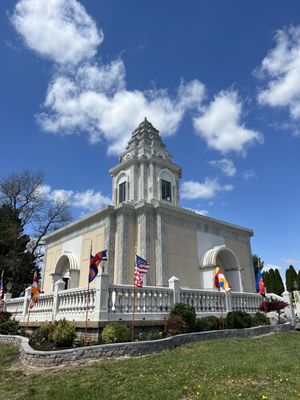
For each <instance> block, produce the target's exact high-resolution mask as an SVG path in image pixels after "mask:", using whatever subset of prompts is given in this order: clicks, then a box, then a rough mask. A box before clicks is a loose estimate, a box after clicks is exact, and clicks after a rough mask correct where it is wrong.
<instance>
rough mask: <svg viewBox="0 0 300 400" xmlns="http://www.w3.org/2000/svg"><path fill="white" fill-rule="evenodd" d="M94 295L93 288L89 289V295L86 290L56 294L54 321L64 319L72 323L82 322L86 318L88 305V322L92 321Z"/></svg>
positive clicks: (71, 290) (65, 291)
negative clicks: (56, 302)
mask: <svg viewBox="0 0 300 400" xmlns="http://www.w3.org/2000/svg"><path fill="white" fill-rule="evenodd" d="M95 295H96V290H95V288H94V287H93V288H90V290H89V294H88V290H87V288H78V289H67V290H63V291H61V292H58V306H57V312H56V319H63V318H66V319H69V320H74V321H83V320H85V318H86V309H87V304H88V320H93V314H94V309H95V297H96V296H95ZM88 297H89V299H88Z"/></svg>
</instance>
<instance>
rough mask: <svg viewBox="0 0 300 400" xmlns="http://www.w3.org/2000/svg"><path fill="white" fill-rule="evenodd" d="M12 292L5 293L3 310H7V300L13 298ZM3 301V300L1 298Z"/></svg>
mask: <svg viewBox="0 0 300 400" xmlns="http://www.w3.org/2000/svg"><path fill="white" fill-rule="evenodd" d="M11 296H12V294H11V293H5V294H4V299H3V311H6V302H7V300H10V299H11ZM0 302H1V300H0Z"/></svg>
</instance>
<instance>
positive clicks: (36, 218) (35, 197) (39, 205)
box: [0, 170, 71, 260]
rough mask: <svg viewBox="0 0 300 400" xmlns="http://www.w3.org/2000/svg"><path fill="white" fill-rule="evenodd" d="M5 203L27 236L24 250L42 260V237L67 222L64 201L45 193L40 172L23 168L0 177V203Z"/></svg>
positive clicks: (47, 192) (66, 207) (68, 217)
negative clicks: (18, 171)
mask: <svg viewBox="0 0 300 400" xmlns="http://www.w3.org/2000/svg"><path fill="white" fill-rule="evenodd" d="M1 205H8V206H10V207H11V209H12V210H13V212H14V213H15V217H16V218H20V226H21V227H22V229H24V231H25V232H26V233H27V234H28V235H30V238H31V240H30V242H29V243H28V251H29V252H30V253H31V255H32V256H33V255H34V256H35V257H36V259H37V260H42V259H43V256H44V252H43V236H45V235H46V234H48V233H50V232H52V231H53V230H55V229H58V228H60V227H62V226H63V225H65V224H66V223H68V222H70V221H71V214H70V210H69V205H68V203H67V200H66V199H65V198H64V197H62V196H52V197H51V196H49V190H48V187H47V186H46V185H45V184H44V175H43V173H42V172H36V173H34V172H32V171H30V170H24V171H22V172H20V173H18V174H17V173H13V174H11V175H9V176H7V177H4V178H1V179H0V206H1Z"/></svg>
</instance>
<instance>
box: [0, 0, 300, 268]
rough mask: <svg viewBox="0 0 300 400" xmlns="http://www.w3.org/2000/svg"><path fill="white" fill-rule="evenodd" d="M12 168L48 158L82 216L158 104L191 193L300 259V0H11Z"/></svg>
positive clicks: (6, 144) (98, 202)
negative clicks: (111, 168)
mask: <svg viewBox="0 0 300 400" xmlns="http://www.w3.org/2000/svg"><path fill="white" fill-rule="evenodd" d="M0 11H1V12H0V18H1V20H0V35H1V40H0V52H1V54H0V56H1V62H0V72H1V73H0V80H1V81H0V85H1V86H0V88H1V96H0V108H1V118H0V132H1V157H0V173H1V175H7V174H9V173H11V172H13V171H20V170H22V169H24V168H29V169H32V170H33V171H37V170H43V171H44V172H45V174H46V185H47V186H46V190H47V191H48V193H49V196H50V197H51V196H52V198H55V196H58V195H64V196H67V197H68V198H69V200H70V202H71V205H72V210H73V215H74V218H77V217H79V216H80V215H82V214H83V213H87V212H90V211H93V210H94V209H97V208H99V207H102V206H103V205H105V204H106V203H107V202H109V199H110V198H111V179H110V176H109V174H108V169H109V168H110V167H112V166H113V165H115V164H116V163H117V162H118V155H119V154H120V152H121V151H122V149H123V148H124V143H126V141H127V139H128V137H129V135H130V133H131V131H132V130H133V129H134V128H135V127H136V126H137V124H138V123H139V122H140V121H141V120H142V119H143V118H144V117H145V116H147V117H148V119H149V120H150V121H151V122H152V123H153V125H154V126H155V127H156V128H158V129H159V130H160V131H161V134H162V136H163V140H164V141H165V143H166V145H167V146H168V148H169V150H170V151H171V152H172V154H173V156H174V161H175V162H177V163H178V164H180V165H182V167H183V177H182V180H181V181H182V182H181V183H182V186H181V192H182V193H181V205H182V206H183V207H187V208H191V209H194V210H198V211H200V212H202V213H205V214H207V215H208V216H211V217H214V218H219V219H222V220H225V221H229V222H231V223H234V224H238V225H242V226H246V227H249V228H251V229H253V230H254V232H255V236H254V238H253V239H252V251H253V253H256V254H258V255H259V256H260V257H261V258H262V259H263V260H264V261H265V263H266V264H268V265H272V266H279V267H280V268H281V271H284V270H285V267H286V266H288V265H289V264H290V263H292V264H294V266H296V267H298V268H299V267H300V247H299V242H300V218H299V217H300V212H299V205H300V185H299V164H300V159H299V150H300V129H299V128H300V124H299V121H300V3H299V2H298V1H292V0H290V1H288V2H282V1H279V0H269V1H267V0H265V1H261V0H260V1H258V0H251V1H248V0H245V1H238V0H228V1H222V0H219V1H216V0H210V1H196V0H195V1H189V2H185V3H184V2H174V1H170V0H165V1H163V2H161V1H157V0H153V1H151V2H146V1H138V0H130V1H126V2H125V1H111V0H110V1H92V0H86V1H81V2H78V1H76V0H68V1H67V0H64V1H63V0H51V1H50V0H49V1H47V2H42V1H40V0H22V1H18V2H13V1H11V0H2V1H1V3H0Z"/></svg>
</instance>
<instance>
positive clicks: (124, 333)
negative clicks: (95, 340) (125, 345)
mask: <svg viewBox="0 0 300 400" xmlns="http://www.w3.org/2000/svg"><path fill="white" fill-rule="evenodd" d="M129 338H130V329H129V328H127V326H125V325H122V324H119V323H118V322H111V323H110V324H107V325H106V326H105V327H104V329H103V331H102V340H103V342H104V343H118V342H128V341H129Z"/></svg>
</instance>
